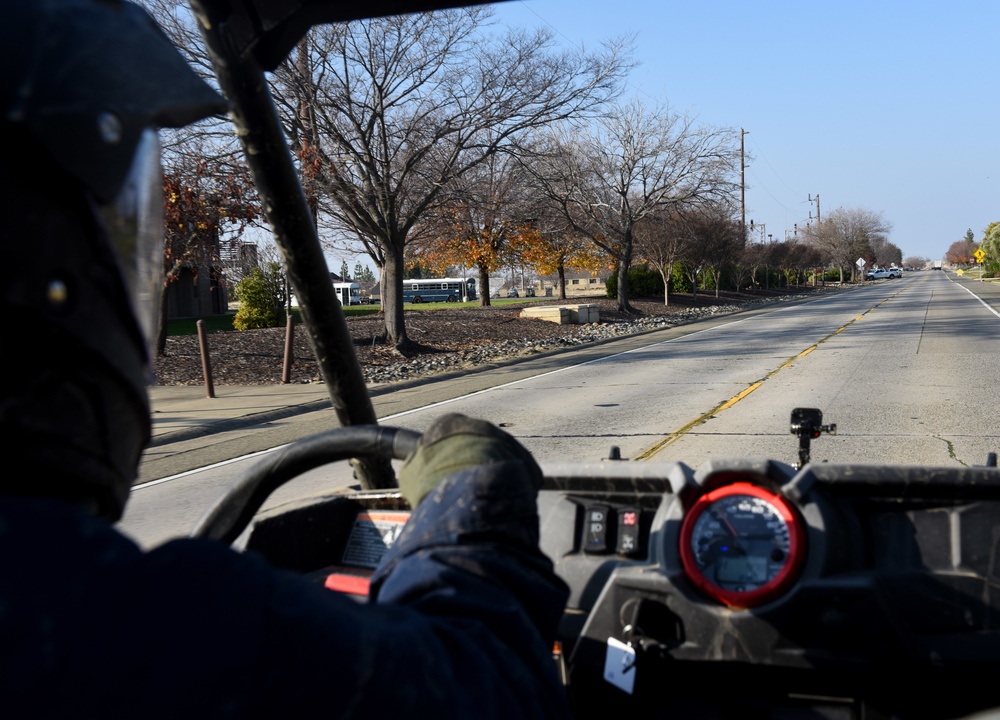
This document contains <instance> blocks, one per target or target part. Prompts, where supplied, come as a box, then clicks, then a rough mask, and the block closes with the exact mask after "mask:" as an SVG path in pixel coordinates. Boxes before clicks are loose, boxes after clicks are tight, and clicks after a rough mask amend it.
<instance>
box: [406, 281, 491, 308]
mask: <svg viewBox="0 0 1000 720" xmlns="http://www.w3.org/2000/svg"><path fill="white" fill-rule="evenodd" d="M475 299H476V280H475V278H421V279H419V280H404V281H403V302H410V303H422V302H469V301H470V300H475Z"/></svg>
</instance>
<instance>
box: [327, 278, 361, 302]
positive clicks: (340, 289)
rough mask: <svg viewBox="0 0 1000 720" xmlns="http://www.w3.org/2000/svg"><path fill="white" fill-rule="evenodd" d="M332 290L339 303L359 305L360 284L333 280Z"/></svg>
mask: <svg viewBox="0 0 1000 720" xmlns="http://www.w3.org/2000/svg"><path fill="white" fill-rule="evenodd" d="M333 291H334V292H335V293H337V301H338V302H339V303H340V304H341V305H344V306H346V305H361V304H362V300H361V286H360V285H358V284H357V283H356V282H335V283H334V284H333Z"/></svg>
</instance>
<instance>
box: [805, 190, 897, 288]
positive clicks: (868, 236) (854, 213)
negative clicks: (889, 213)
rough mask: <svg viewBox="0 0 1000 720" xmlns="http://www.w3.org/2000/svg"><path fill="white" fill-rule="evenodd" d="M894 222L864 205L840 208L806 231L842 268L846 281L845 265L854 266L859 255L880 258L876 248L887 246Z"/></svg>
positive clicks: (868, 259) (874, 258) (831, 260)
mask: <svg viewBox="0 0 1000 720" xmlns="http://www.w3.org/2000/svg"><path fill="white" fill-rule="evenodd" d="M891 230H892V224H891V223H890V222H889V221H888V220H886V219H885V216H884V215H883V214H882V213H878V212H874V211H872V210H866V209H864V208H853V209H845V208H837V209H836V210H834V211H833V212H832V213H830V214H829V215H828V216H827V218H826V219H825V220H823V222H822V223H819V224H817V225H815V226H812V227H810V228H809V229H808V230H807V231H806V242H807V243H808V244H810V245H812V246H813V247H815V248H816V249H817V250H819V251H820V253H821V254H822V255H823V256H824V257H825V258H827V259H828V260H829V261H830V262H831V263H832V264H833V265H834V266H836V267H837V268H839V269H840V281H841V282H843V281H844V268H845V267H847V268H851V272H852V274H853V269H854V266H855V265H854V264H855V261H856V260H857V259H858V258H864V259H865V261H867V262H876V261H877V260H878V256H877V254H876V250H875V248H876V247H878V248H882V249H883V250H884V249H885V243H886V238H887V236H888V234H889V232H890V231H891Z"/></svg>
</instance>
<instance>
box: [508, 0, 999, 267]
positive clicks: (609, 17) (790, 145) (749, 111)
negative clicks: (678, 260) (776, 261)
mask: <svg viewBox="0 0 1000 720" xmlns="http://www.w3.org/2000/svg"><path fill="white" fill-rule="evenodd" d="M494 9H495V12H496V19H497V20H498V21H500V22H504V23H507V24H510V25H516V26H522V27H537V26H548V27H549V28H550V29H551V30H552V31H553V32H554V33H555V39H556V42H557V43H558V44H560V45H563V46H569V45H571V44H576V45H579V44H584V45H586V46H587V47H597V46H598V45H599V44H600V43H601V42H602V41H603V40H606V39H608V38H611V37H615V36H619V35H623V34H628V33H638V35H637V38H636V59H637V60H638V61H639V62H640V63H641V65H640V66H639V67H638V68H637V69H636V70H635V71H633V73H632V74H631V76H630V78H629V81H630V82H629V84H630V87H629V92H632V93H639V94H641V95H643V96H645V97H646V98H647V99H648V100H650V102H654V101H655V100H658V99H659V100H663V99H665V100H666V102H667V103H668V104H669V106H670V108H671V110H672V111H674V112H677V113H685V112H689V113H691V114H692V115H694V116H696V117H697V118H698V120H699V121H700V122H703V123H706V124H709V125H715V126H721V127H732V128H743V129H745V130H746V131H747V132H748V134H747V135H746V137H745V145H746V150H747V153H748V154H750V155H752V156H753V159H752V160H751V161H750V162H749V166H748V168H747V171H746V183H747V191H746V205H747V221H748V222H749V220H751V219H753V220H754V222H755V224H760V223H764V224H765V225H766V232H767V233H768V234H771V235H773V237H774V239H776V240H777V239H780V238H783V237H784V236H785V231H786V230H789V231H791V230H792V229H793V227H794V225H795V223H798V224H799V225H800V226H802V225H804V224H805V223H807V222H809V217H810V212H811V213H812V216H813V218H815V215H816V203H815V201H814V202H812V203H810V202H809V200H808V198H809V197H810V196H812V197H813V198H815V197H816V195H819V196H820V212H821V214H822V215H824V216H825V215H826V214H827V213H828V212H830V211H831V210H834V209H835V208H837V207H844V208H865V209H868V210H873V211H876V212H881V213H883V214H884V215H885V218H886V219H887V220H888V221H889V222H890V223H891V224H892V227H893V230H892V232H891V234H890V240H891V241H892V242H894V243H895V244H896V245H898V246H899V247H900V248H902V250H903V256H904V257H907V256H911V255H921V256H924V257H928V258H939V257H941V256H942V255H943V254H944V252H945V251H946V250H947V249H948V246H949V245H950V244H951V243H952V242H954V241H956V240H960V239H961V238H962V237H963V236H964V235H965V232H966V230H967V229H968V228H972V230H973V232H974V233H975V235H976V239H977V240H979V239H981V237H982V232H983V230H984V229H985V227H986V225H987V224H989V223H990V222H993V221H994V220H1000V165H998V162H1000V128H998V127H997V125H998V123H1000V83H998V76H1000V72H998V68H1000V47H998V44H997V41H996V39H995V32H996V30H997V28H998V27H1000V2H997V1H996V0H992V2H962V0H957V1H955V2H949V3H947V4H946V3H943V2H942V3H934V2H921V0H916V1H914V2H878V0H869V1H868V2H854V1H853V0H848V1H846V2H845V1H838V2H836V3H834V2H828V3H809V2H797V3H794V2H767V0H762V1H761V2H757V3H749V2H735V1H719V2H712V1H711V0H687V1H685V2H669V1H663V2H655V1H654V2H650V1H648V0H647V1H643V0H615V1H614V2H597V1H596V0H524V1H522V0H510V1H509V2H504V3H499V4H496V5H495V6H494Z"/></svg>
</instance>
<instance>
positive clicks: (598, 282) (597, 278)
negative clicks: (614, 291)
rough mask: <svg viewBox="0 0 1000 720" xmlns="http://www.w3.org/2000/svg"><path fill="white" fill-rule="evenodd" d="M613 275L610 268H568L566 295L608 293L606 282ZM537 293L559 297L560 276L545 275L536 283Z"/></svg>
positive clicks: (580, 295)
mask: <svg viewBox="0 0 1000 720" xmlns="http://www.w3.org/2000/svg"><path fill="white" fill-rule="evenodd" d="M610 276H611V271H610V270H604V271H601V272H598V273H596V274H595V273H592V272H590V271H589V270H578V269H575V268H573V269H570V268H567V269H566V297H567V298H571V297H603V296H605V295H606V294H607V286H606V285H605V283H606V282H607V280H608V278H609V277H610ZM535 293H536V294H538V295H543V296H552V297H559V276H558V275H555V274H553V275H543V276H541V277H540V278H538V281H537V282H536V283H535Z"/></svg>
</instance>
